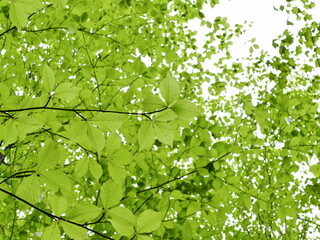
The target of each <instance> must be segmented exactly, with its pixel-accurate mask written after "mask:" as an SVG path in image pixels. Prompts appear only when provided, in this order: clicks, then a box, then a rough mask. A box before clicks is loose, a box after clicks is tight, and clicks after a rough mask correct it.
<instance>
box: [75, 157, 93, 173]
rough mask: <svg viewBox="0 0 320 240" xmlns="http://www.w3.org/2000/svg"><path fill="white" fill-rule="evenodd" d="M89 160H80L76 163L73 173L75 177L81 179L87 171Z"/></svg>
mask: <svg viewBox="0 0 320 240" xmlns="http://www.w3.org/2000/svg"><path fill="white" fill-rule="evenodd" d="M89 163H90V160H89V159H87V158H84V157H83V158H81V159H80V160H78V161H76V163H75V168H74V172H75V175H76V176H77V177H83V176H84V175H85V174H86V173H87V172H88V170H89Z"/></svg>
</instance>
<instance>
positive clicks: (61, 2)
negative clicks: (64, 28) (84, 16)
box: [52, 0, 67, 9]
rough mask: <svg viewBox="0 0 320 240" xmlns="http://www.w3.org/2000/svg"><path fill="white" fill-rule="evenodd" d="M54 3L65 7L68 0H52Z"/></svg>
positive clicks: (57, 6)
mask: <svg viewBox="0 0 320 240" xmlns="http://www.w3.org/2000/svg"><path fill="white" fill-rule="evenodd" d="M52 3H53V4H54V6H55V7H56V8H58V9H63V8H65V6H66V4H67V0H52Z"/></svg>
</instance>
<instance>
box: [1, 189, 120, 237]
mask: <svg viewBox="0 0 320 240" xmlns="http://www.w3.org/2000/svg"><path fill="white" fill-rule="evenodd" d="M0 191H1V192H4V193H6V194H8V195H10V196H11V197H14V198H15V199H17V200H19V201H21V202H23V203H25V204H27V205H29V206H30V207H32V208H34V209H36V210H38V211H39V212H41V213H43V214H45V215H47V216H48V217H50V218H52V219H55V220H60V221H63V222H67V223H71V224H73V225H76V226H78V227H81V228H84V229H86V230H88V231H90V232H93V233H95V234H97V235H99V236H101V237H103V238H106V239H111V240H114V239H113V238H111V237H108V236H106V235H104V234H102V233H99V232H97V231H95V230H93V229H90V228H88V227H86V226H83V225H82V224H80V223H76V222H73V221H70V220H67V219H64V218H62V217H58V216H56V215H53V214H51V213H48V212H46V211H44V210H42V209H41V208H38V207H37V206H35V205H33V204H32V203H29V202H28V201H26V200H24V199H23V198H21V197H18V196H17V195H15V194H13V193H11V192H8V191H6V190H4V189H2V188H0Z"/></svg>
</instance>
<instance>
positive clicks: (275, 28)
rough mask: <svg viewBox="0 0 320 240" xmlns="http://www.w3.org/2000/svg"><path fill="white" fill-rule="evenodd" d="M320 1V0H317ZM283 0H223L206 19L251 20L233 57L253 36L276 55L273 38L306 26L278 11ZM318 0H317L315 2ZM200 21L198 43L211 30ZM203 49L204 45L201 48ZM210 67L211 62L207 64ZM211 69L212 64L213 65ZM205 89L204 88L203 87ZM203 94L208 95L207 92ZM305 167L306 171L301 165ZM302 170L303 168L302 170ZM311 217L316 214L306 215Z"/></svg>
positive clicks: (195, 24)
mask: <svg viewBox="0 0 320 240" xmlns="http://www.w3.org/2000/svg"><path fill="white" fill-rule="evenodd" d="M318 1H319V0H318ZM283 2H285V1H284V0H220V4H218V5H217V6H216V7H215V8H214V9H211V8H209V7H208V8H204V9H203V10H202V11H203V13H204V14H205V16H206V20H209V21H210V22H213V21H214V19H215V18H216V17H218V16H220V17H227V22H228V23H229V24H230V25H231V26H232V25H234V24H243V23H244V22H245V21H248V22H252V27H251V28H246V29H247V31H246V33H245V34H244V35H243V36H242V37H240V38H239V39H236V38H234V39H233V40H232V41H233V45H232V46H231V49H230V51H231V56H232V57H233V58H234V59H241V58H245V57H247V56H249V47H250V45H249V44H246V42H247V41H248V40H250V39H252V38H256V41H255V43H256V44H258V45H259V47H260V50H264V51H268V52H269V53H270V54H271V55H274V54H277V50H275V49H274V48H273V47H272V40H273V39H275V38H277V36H279V35H280V34H282V33H283V31H284V30H285V29H289V31H291V32H293V33H297V32H298V31H299V30H300V29H301V28H302V27H303V21H301V22H300V23H297V22H296V21H295V20H294V19H288V16H287V15H286V14H285V13H283V12H280V11H275V10H274V8H273V6H276V7H278V6H280V5H281V3H283ZM315 2H316V3H318V2H317V1H315ZM310 13H312V15H313V17H314V20H315V21H318V22H320V2H319V3H318V6H316V8H315V9H313V10H312V12H310ZM288 20H289V21H290V22H294V25H293V26H291V25H290V26H288V25H287V21H288ZM200 23H201V22H200V20H193V21H191V22H190V24H189V27H190V28H191V29H192V30H194V31H198V34H197V41H198V43H199V46H202V44H203V43H204V41H205V35H206V34H207V33H208V29H206V28H205V27H201V26H200ZM199 50H200V52H201V51H202V50H201V48H200V49H199ZM206 65H207V66H204V67H208V68H210V63H208V64H206ZM211 68H212V66H211ZM204 89H205V87H204ZM232 94H233V90H232V89H229V90H228V91H227V95H232ZM204 95H209V93H206V91H204ZM301 169H302V170H306V169H304V168H301ZM301 169H300V170H301ZM299 174H300V175H301V177H308V178H310V177H311V178H312V174H311V173H310V174H311V175H310V174H305V173H301V171H300V173H299ZM317 214H320V211H319V209H318V208H317V209H316V208H314V215H317ZM307 216H308V217H311V218H312V217H313V216H311V215H307ZM313 230H314V231H313V233H312V234H308V237H310V238H311V239H318V237H320V233H319V231H318V230H316V229H313Z"/></svg>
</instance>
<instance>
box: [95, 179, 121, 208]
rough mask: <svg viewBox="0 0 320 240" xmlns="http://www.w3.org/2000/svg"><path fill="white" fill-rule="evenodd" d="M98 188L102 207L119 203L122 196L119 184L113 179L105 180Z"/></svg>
mask: <svg viewBox="0 0 320 240" xmlns="http://www.w3.org/2000/svg"><path fill="white" fill-rule="evenodd" d="M100 190H101V192H100V198H101V201H102V205H103V207H104V208H110V207H113V206H115V205H117V204H119V203H120V200H121V198H122V197H123V194H122V188H121V186H120V185H119V184H117V183H116V182H115V181H113V180H108V181H106V182H105V183H104V184H103V185H102V186H101V188H100Z"/></svg>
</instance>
